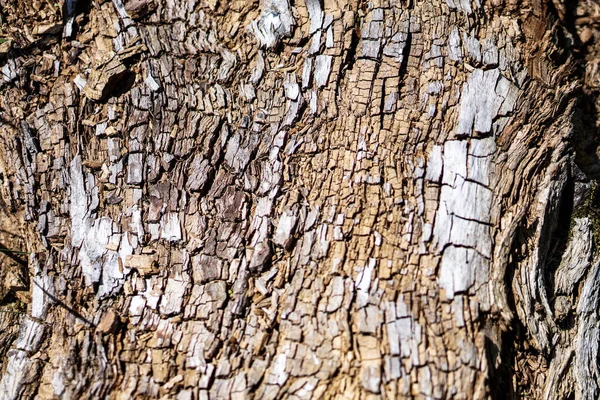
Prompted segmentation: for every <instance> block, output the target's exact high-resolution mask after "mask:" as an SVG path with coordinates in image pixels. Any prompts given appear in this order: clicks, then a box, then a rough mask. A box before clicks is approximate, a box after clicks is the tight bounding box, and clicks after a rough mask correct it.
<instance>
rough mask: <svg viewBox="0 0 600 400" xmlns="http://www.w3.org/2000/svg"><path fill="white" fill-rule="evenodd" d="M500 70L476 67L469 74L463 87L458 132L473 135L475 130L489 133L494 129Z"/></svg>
mask: <svg viewBox="0 0 600 400" xmlns="http://www.w3.org/2000/svg"><path fill="white" fill-rule="evenodd" d="M499 76H500V71H499V70H498V69H492V70H488V71H484V70H481V69H476V70H475V71H473V72H472V73H471V75H469V78H468V80H467V83H466V85H465V86H464V88H463V91H462V95H461V102H460V114H459V117H458V126H457V128H456V133H457V134H458V135H471V134H472V133H473V130H475V132H480V133H488V132H490V131H491V130H492V120H493V119H494V117H495V116H496V115H495V114H494V104H495V103H496V97H497V94H496V83H497V82H498V77H499Z"/></svg>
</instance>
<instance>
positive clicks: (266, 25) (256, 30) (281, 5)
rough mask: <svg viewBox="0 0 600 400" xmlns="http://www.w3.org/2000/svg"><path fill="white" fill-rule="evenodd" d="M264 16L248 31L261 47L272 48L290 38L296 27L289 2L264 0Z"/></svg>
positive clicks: (249, 27) (253, 22)
mask: <svg viewBox="0 0 600 400" xmlns="http://www.w3.org/2000/svg"><path fill="white" fill-rule="evenodd" d="M261 3H262V4H261V6H262V7H261V8H262V10H263V11H262V14H261V15H260V17H258V19H256V20H254V21H252V22H251V23H250V25H249V26H248V30H250V32H252V33H253V34H254V36H255V37H256V39H257V40H258V42H259V43H260V45H261V46H263V47H266V48H272V47H275V45H277V43H278V42H279V40H281V38H284V37H289V36H290V35H291V33H292V30H293V27H294V23H295V22H294V17H293V16H292V11H291V8H290V4H289V2H288V0H263V1H262V2H261Z"/></svg>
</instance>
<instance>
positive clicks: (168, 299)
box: [159, 279, 187, 316]
mask: <svg viewBox="0 0 600 400" xmlns="http://www.w3.org/2000/svg"><path fill="white" fill-rule="evenodd" d="M186 288H187V282H184V281H183V280H180V279H167V287H166V288H165V293H164V295H163V296H162V298H161V301H160V307H159V310H160V313H161V314H162V315H167V316H168V315H174V314H179V313H180V312H181V306H182V305H183V296H184V294H185V291H186Z"/></svg>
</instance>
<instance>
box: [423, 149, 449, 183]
mask: <svg viewBox="0 0 600 400" xmlns="http://www.w3.org/2000/svg"><path fill="white" fill-rule="evenodd" d="M442 149H443V147H442V146H433V149H431V152H430V153H429V159H428V161H427V169H426V172H425V179H427V180H429V181H431V182H440V179H441V177H442V170H443V167H444V160H443V158H442Z"/></svg>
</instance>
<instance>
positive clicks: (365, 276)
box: [355, 258, 377, 308]
mask: <svg viewBox="0 0 600 400" xmlns="http://www.w3.org/2000/svg"><path fill="white" fill-rule="evenodd" d="M376 264H377V260H375V259H374V258H370V259H369V263H368V264H367V265H366V266H365V267H364V268H359V269H358V275H357V276H356V281H355V287H356V307H358V308H361V307H364V306H366V305H367V304H368V302H369V288H370V287H371V278H372V275H373V270H374V269H375V265H376Z"/></svg>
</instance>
